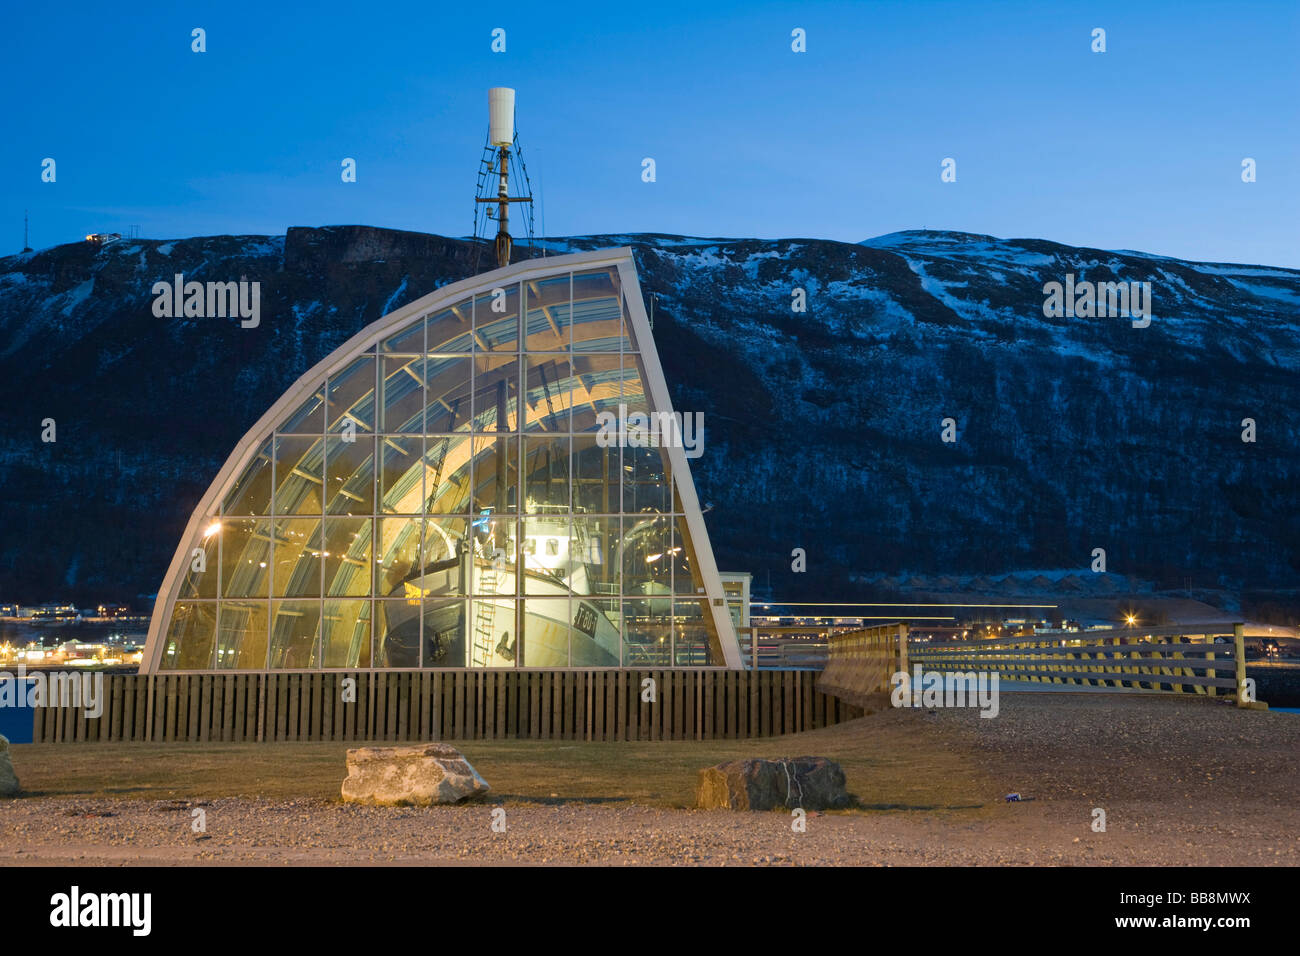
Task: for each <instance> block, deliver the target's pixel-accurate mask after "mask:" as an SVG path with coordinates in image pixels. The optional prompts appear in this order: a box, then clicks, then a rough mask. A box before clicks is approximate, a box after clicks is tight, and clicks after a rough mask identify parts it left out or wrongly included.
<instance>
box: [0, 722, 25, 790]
mask: <svg viewBox="0 0 1300 956" xmlns="http://www.w3.org/2000/svg"><path fill="white" fill-rule="evenodd" d="M21 789H22V788H21V787H19V786H18V775H17V774H16V773H14V762H13V761H12V760H10V759H9V738H7V737H5V736H4V735H3V734H0V797H16V796H18V793H19V791H20V790H21Z"/></svg>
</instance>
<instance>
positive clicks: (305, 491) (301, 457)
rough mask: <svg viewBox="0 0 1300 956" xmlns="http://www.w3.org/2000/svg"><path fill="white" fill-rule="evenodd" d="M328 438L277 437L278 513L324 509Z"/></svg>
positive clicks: (317, 511) (276, 505) (294, 513)
mask: <svg viewBox="0 0 1300 956" xmlns="http://www.w3.org/2000/svg"><path fill="white" fill-rule="evenodd" d="M324 458H325V439H323V438H277V439H276V440H275V481H276V489H275V513H276V514H281V515H306V514H313V515H318V514H320V513H321V497H322V494H323V488H322V486H321V481H322V478H321V475H322V469H323V468H324V464H325V462H324Z"/></svg>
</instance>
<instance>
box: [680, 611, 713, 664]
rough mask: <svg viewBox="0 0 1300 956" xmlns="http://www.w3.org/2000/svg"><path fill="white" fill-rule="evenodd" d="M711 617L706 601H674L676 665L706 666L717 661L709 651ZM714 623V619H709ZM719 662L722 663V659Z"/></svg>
mask: <svg viewBox="0 0 1300 956" xmlns="http://www.w3.org/2000/svg"><path fill="white" fill-rule="evenodd" d="M706 619H709V613H708V608H707V606H706V602H704V601H699V600H693V601H683V600H681V599H680V598H679V599H678V600H677V601H675V602H674V603H673V664H674V666H676V667H706V666H708V665H709V664H712V663H715V662H714V661H713V660H712V659H711V656H710V653H709V627H708V626H706ZM708 624H710V625H711V624H712V620H711V619H709V620H708ZM717 663H722V662H721V661H719V662H717Z"/></svg>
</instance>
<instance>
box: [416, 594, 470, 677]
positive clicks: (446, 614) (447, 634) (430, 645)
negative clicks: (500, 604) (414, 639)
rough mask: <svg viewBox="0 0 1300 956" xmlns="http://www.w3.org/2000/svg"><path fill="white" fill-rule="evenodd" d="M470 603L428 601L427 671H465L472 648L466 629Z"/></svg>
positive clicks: (425, 625) (425, 639) (425, 626)
mask: <svg viewBox="0 0 1300 956" xmlns="http://www.w3.org/2000/svg"><path fill="white" fill-rule="evenodd" d="M468 607H469V602H468V601H452V600H427V599H426V600H425V602H424V657H423V666H425V667H464V666H465V663H466V660H467V653H468V650H469V645H468V642H467V640H466V635H467V634H468V630H467V628H466V626H465V621H466V612H467V609H468Z"/></svg>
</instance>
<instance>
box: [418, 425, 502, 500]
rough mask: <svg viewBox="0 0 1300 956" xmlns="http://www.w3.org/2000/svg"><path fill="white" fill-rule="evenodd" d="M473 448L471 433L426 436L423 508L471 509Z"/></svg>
mask: <svg viewBox="0 0 1300 956" xmlns="http://www.w3.org/2000/svg"><path fill="white" fill-rule="evenodd" d="M476 440H478V441H484V440H487V439H476ZM470 448H471V442H470V438H469V436H468V435H449V436H443V437H439V436H436V435H430V436H429V437H427V438H426V439H425V440H424V496H425V502H424V511H425V512H426V513H427V514H465V513H467V512H468V511H469V507H470V479H469V475H470Z"/></svg>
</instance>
